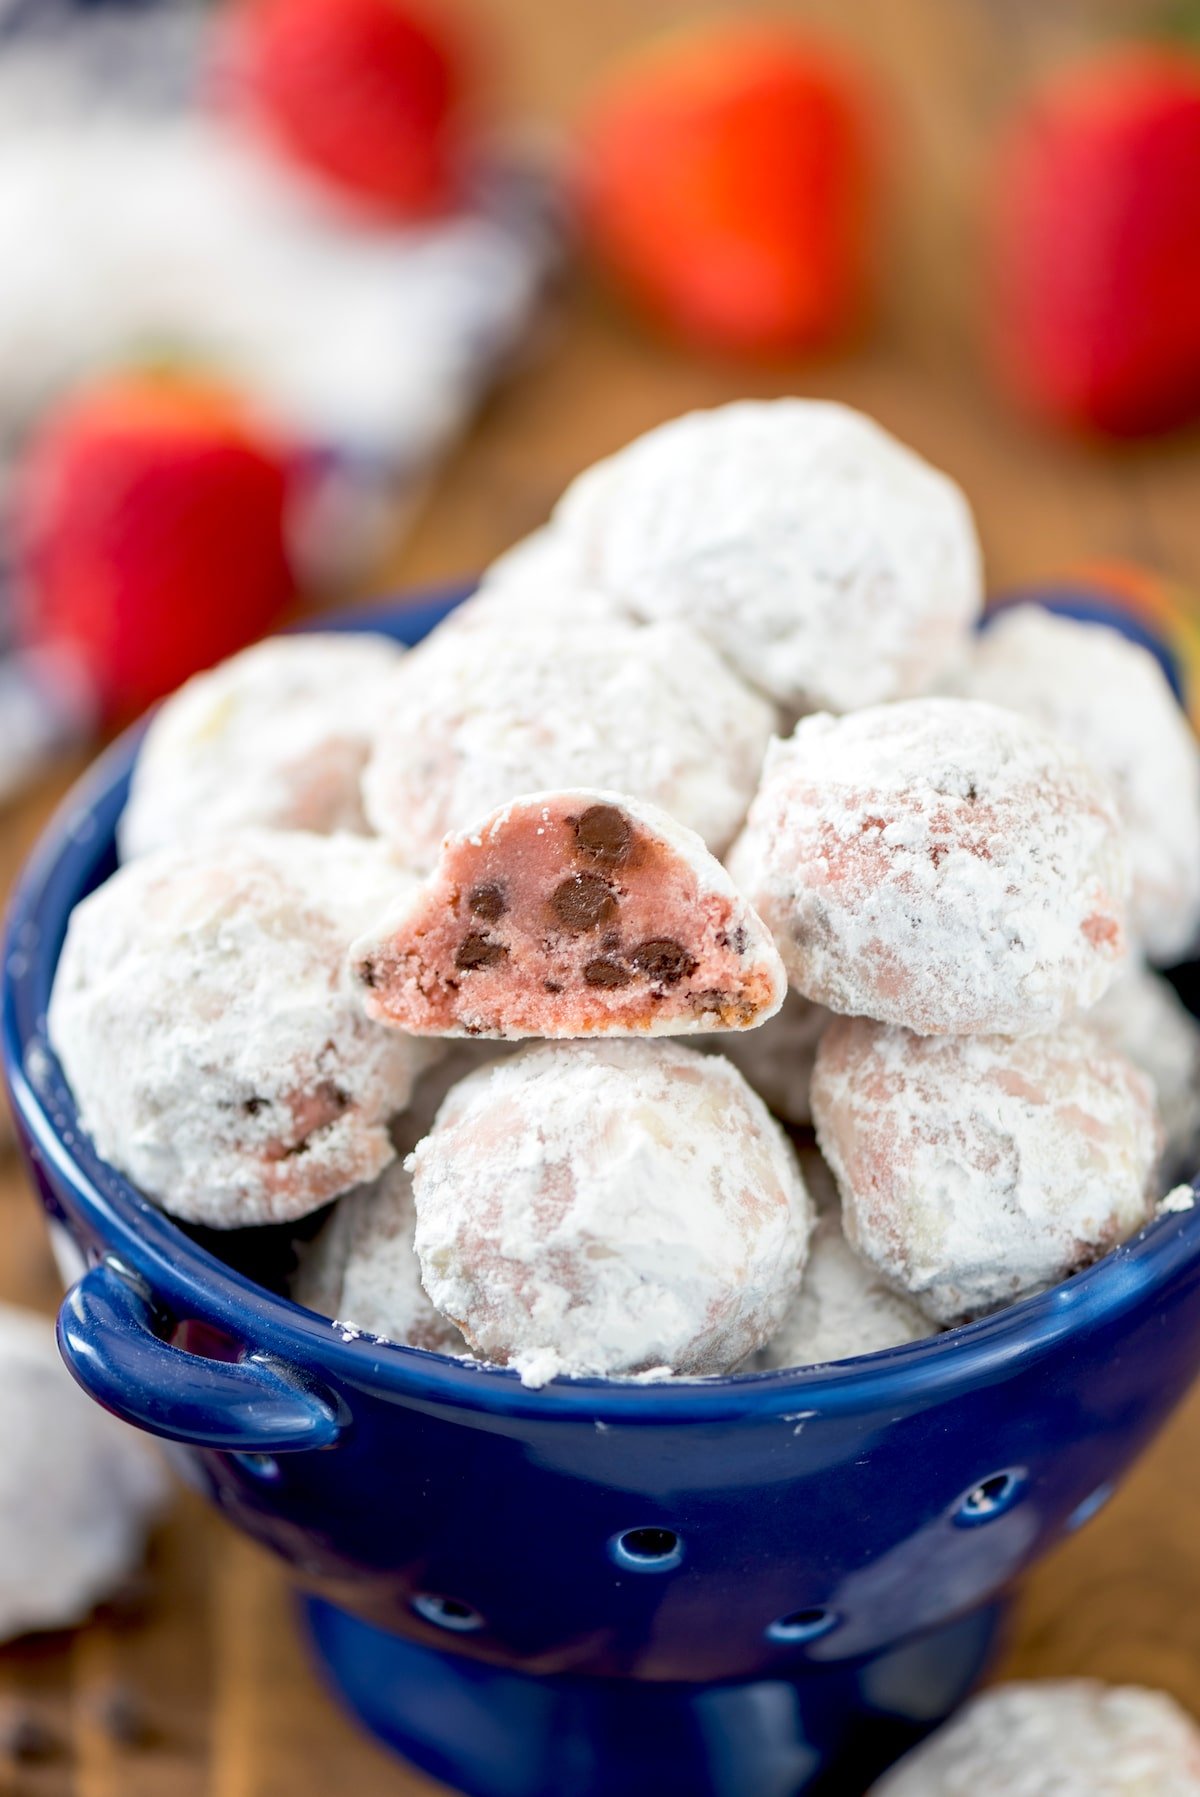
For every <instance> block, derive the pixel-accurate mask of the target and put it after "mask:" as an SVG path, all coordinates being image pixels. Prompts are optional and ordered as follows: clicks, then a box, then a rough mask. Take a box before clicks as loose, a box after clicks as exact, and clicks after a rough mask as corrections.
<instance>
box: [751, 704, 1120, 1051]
mask: <svg viewBox="0 0 1200 1797" xmlns="http://www.w3.org/2000/svg"><path fill="white" fill-rule="evenodd" d="M730 869H731V871H732V873H733V876H734V879H735V880H736V881H737V883H738V885H739V886H740V887H741V889H742V891H743V892H744V893H745V894H746V896H747V898H748V899H749V900H750V902H751V904H752V905H753V906H754V908H755V910H756V911H757V912H758V913H759V915H760V916H761V917H762V918H763V920H764V922H765V923H766V924H767V925H768V927H769V928H770V929H771V930H772V931H773V933H774V936H775V940H776V942H777V943H778V945H779V951H780V953H781V955H782V956H783V959H784V964H785V965H786V967H787V969H788V973H789V975H790V977H791V981H792V984H793V985H794V986H795V987H796V989H797V991H799V992H801V993H803V994H804V996H805V997H807V998H811V999H814V1000H816V1001H817V1002H818V1003H819V1004H823V1005H827V1006H828V1007H829V1009H830V1010H832V1011H840V1012H844V1013H846V1014H847V1015H849V1016H861V1017H876V1018H879V1019H880V1020H881V1021H882V1022H885V1023H896V1024H902V1025H904V1026H905V1027H906V1028H908V1029H911V1030H916V1031H918V1032H919V1033H921V1034H922V1035H937V1034H941V1033H945V1034H947V1035H959V1034H996V1035H1010V1036H1027V1035H1034V1034H1036V1033H1038V1032H1040V1031H1043V1030H1047V1029H1053V1028H1054V1027H1055V1025H1056V1024H1058V1023H1060V1022H1061V1021H1062V1020H1063V1019H1064V1018H1066V1017H1069V1016H1071V1015H1072V1014H1073V1013H1074V1012H1076V1011H1077V1010H1080V1009H1083V1008H1086V1007H1087V1006H1088V1005H1090V1004H1093V1003H1095V1001H1096V1000H1097V999H1098V998H1099V997H1100V996H1101V994H1102V993H1103V992H1104V991H1105V990H1106V988H1107V987H1108V986H1109V985H1110V984H1111V982H1112V980H1113V979H1114V977H1115V976H1116V974H1117V972H1118V970H1119V968H1120V966H1121V963H1122V961H1123V959H1124V956H1125V913H1126V901H1127V895H1128V890H1129V865H1128V857H1127V853H1126V845H1125V837H1124V832H1123V830H1122V828H1121V823H1120V817H1119V815H1118V809H1117V802H1116V798H1115V795H1114V794H1113V792H1112V790H1111V788H1110V787H1109V785H1108V784H1107V782H1105V781H1104V780H1103V779H1102V778H1101V777H1100V776H1099V775H1097V774H1095V773H1093V771H1092V770H1091V768H1090V767H1089V765H1088V763H1087V761H1086V760H1085V758H1084V757H1083V756H1082V754H1081V753H1080V752H1079V751H1078V750H1075V749H1072V748H1070V747H1068V746H1067V745H1066V744H1065V743H1062V742H1060V741H1059V740H1058V739H1057V738H1055V737H1053V736H1051V735H1050V734H1049V732H1048V731H1045V730H1043V729H1041V728H1040V727H1039V726H1038V725H1036V724H1032V723H1030V722H1028V720H1026V719H1025V718H1021V717H1018V716H1017V715H1016V713H1015V712H1010V711H1003V710H1001V709H1000V708H999V707H998V706H994V705H985V704H982V703H979V702H977V701H973V700H966V699H912V700H908V701H907V702H905V703H901V704H896V705H881V706H875V707H873V708H871V709H869V710H867V711H859V712H855V713H854V715H853V716H851V717H845V718H833V717H830V716H828V715H822V716H818V717H811V718H806V719H804V720H803V721H802V722H801V723H800V724H799V725H798V727H797V729H796V732H795V734H794V736H792V737H791V738H790V739H789V740H788V741H787V742H783V743H779V742H777V743H775V744H773V745H772V750H771V754H770V755H769V757H768V760H767V766H766V771H765V774H764V776H763V782H762V786H761V787H760V789H759V793H758V796H757V798H756V799H755V801H754V806H753V809H752V810H751V813H750V819H749V822H748V824H747V828H746V830H745V833H744V834H743V836H742V838H741V840H740V842H739V843H738V845H737V847H736V848H735V850H734V852H733V854H732V856H731V857H730Z"/></svg>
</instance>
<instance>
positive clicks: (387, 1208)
mask: <svg viewBox="0 0 1200 1797" xmlns="http://www.w3.org/2000/svg"><path fill="white" fill-rule="evenodd" d="M416 1226H417V1213H416V1210H415V1208H414V1206H413V1196H412V1180H411V1179H410V1177H409V1175H408V1174H407V1172H406V1171H405V1169H404V1167H403V1165H402V1164H401V1163H400V1162H399V1161H393V1162H392V1165H391V1166H390V1167H389V1168H388V1169H387V1171H386V1172H384V1173H381V1174H380V1176H379V1178H378V1179H377V1180H375V1181H374V1182H373V1183H372V1184H371V1185H367V1186H360V1187H359V1188H358V1190H357V1191H354V1192H347V1194H346V1196H345V1197H344V1198H340V1199H339V1200H338V1202H337V1204H336V1206H335V1207H334V1210H333V1214H332V1216H331V1217H330V1219H329V1221H328V1222H327V1223H326V1224H325V1226H324V1228H323V1229H322V1230H321V1233H320V1235H318V1236H317V1237H316V1239H315V1240H314V1241H313V1242H311V1243H310V1244H309V1247H308V1248H307V1250H306V1251H305V1253H304V1256H303V1258H302V1260H301V1263H300V1266H299V1268H298V1270H297V1273H296V1276H295V1278H294V1279H293V1281H292V1296H293V1297H294V1298H295V1300H296V1302H297V1304H303V1305H306V1306H307V1308H308V1309H309V1310H316V1311H319V1312H320V1313H321V1315H322V1316H327V1317H332V1318H334V1319H335V1321H337V1322H339V1323H341V1324H343V1325H345V1326H346V1327H347V1328H351V1329H357V1330H361V1331H363V1332H365V1333H366V1334H368V1335H379V1336H383V1337H384V1338H385V1339H386V1340H387V1341H392V1342H403V1343H406V1344H407V1345H408V1346H409V1347H412V1348H425V1349H427V1350H429V1351H431V1352H433V1353H435V1354H458V1355H466V1354H468V1353H469V1349H468V1348H467V1344H466V1342H465V1341H464V1340H463V1338H462V1335H461V1333H460V1332H459V1331H458V1330H457V1329H456V1328H455V1327H454V1324H453V1323H451V1322H450V1321H449V1319H448V1318H446V1317H444V1316H442V1315H441V1313H440V1312H439V1311H437V1310H435V1309H434V1307H433V1305H432V1304H431V1303H430V1302H429V1299H428V1297H427V1296H426V1293H425V1288H424V1286H423V1285H422V1284H421V1266H420V1262H419V1261H418V1260H417V1251H416V1248H415V1247H414V1246H413V1232H414V1231H415V1229H416Z"/></svg>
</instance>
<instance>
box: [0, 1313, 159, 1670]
mask: <svg viewBox="0 0 1200 1797" xmlns="http://www.w3.org/2000/svg"><path fill="white" fill-rule="evenodd" d="M0 1430H3V1435H4V1453H3V1455H2V1456H0V1640H5V1641H7V1640H11V1639H12V1638H13V1637H15V1636H18V1635H23V1634H27V1633H29V1632H31V1631H33V1630H43V1629H60V1628H69V1627H72V1626H74V1624H76V1623H79V1622H83V1621H85V1620H86V1618H87V1617H88V1615H89V1614H90V1612H91V1611H92V1610H93V1609H94V1608H95V1607H96V1605H97V1604H99V1603H102V1602H103V1601H104V1599H105V1598H107V1597H111V1596H112V1595H113V1594H114V1593H115V1592H116V1591H117V1590H118V1589H119V1588H120V1587H121V1586H122V1585H123V1584H124V1583H125V1582H126V1581H127V1580H128V1579H129V1578H130V1576H131V1575H132V1574H134V1573H135V1572H136V1570H137V1568H138V1567H139V1566H140V1564H141V1561H142V1556H143V1553H144V1551H145V1545H146V1535H147V1532H148V1530H149V1529H150V1527H151V1525H152V1523H153V1522H154V1519H155V1517H156V1516H157V1515H158V1513H159V1511H160V1510H162V1508H163V1507H164V1505H165V1503H166V1500H167V1492H168V1485H167V1479H166V1475H165V1472H164V1470H163V1466H162V1462H161V1461H160V1460H159V1458H158V1456H157V1454H156V1453H155V1452H154V1450H153V1449H152V1448H151V1446H150V1444H149V1443H148V1442H147V1441H146V1440H145V1438H144V1437H142V1436H140V1435H138V1434H137V1433H136V1432H135V1431H134V1430H133V1429H128V1428H126V1427H125V1425H124V1424H123V1423H119V1422H117V1421H116V1419H115V1418H114V1417H111V1416H109V1415H108V1414H107V1413H106V1412H105V1411H103V1410H101V1409H100V1407H99V1405H97V1404H94V1403H93V1402H92V1401H91V1399H90V1398H87V1397H85V1396H84V1394H83V1392H82V1391H81V1390H80V1389H79V1387H78V1386H77V1385H76V1384H75V1382H74V1380H73V1379H72V1378H71V1376H70V1374H69V1373H68V1372H67V1369H66V1367H65V1366H64V1365H63V1363H62V1360H61V1359H60V1358H59V1353H58V1346H57V1344H56V1342H55V1339H54V1325H53V1324H52V1323H51V1322H49V1321H48V1320H47V1319H46V1318H45V1317H40V1316H36V1315H34V1314H33V1313H32V1312H31V1311H26V1310H18V1309H15V1308H14V1307H13V1306H12V1305H8V1304H4V1305H0Z"/></svg>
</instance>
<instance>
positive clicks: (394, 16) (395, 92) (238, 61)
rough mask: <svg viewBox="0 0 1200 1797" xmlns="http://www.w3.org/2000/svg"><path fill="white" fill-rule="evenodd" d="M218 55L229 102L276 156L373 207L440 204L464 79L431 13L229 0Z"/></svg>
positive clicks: (376, 1)
mask: <svg viewBox="0 0 1200 1797" xmlns="http://www.w3.org/2000/svg"><path fill="white" fill-rule="evenodd" d="M225 30H226V42H225V45H224V49H223V52H222V54H221V55H220V57H219V59H218V60H219V62H220V63H221V64H222V65H223V66H222V71H221V73H222V78H223V80H224V82H225V84H226V86H227V89H228V93H229V96H230V100H231V103H232V104H233V105H234V106H235V107H237V108H239V109H240V110H242V111H243V112H244V113H245V114H246V115H247V116H248V117H249V118H250V119H251V120H252V121H253V122H254V123H256V124H257V125H258V126H259V127H260V128H261V129H263V131H264V132H265V133H266V134H267V135H268V136H269V137H271V138H272V139H274V141H275V142H276V144H277V145H278V146H279V148H281V149H282V150H283V151H284V152H285V153H286V154H287V155H288V156H290V157H292V158H294V159H295V160H296V161H297V162H299V163H301V164H303V165H304V166H305V167H306V168H308V169H310V170H313V171H315V172H316V173H318V174H320V175H322V176H324V177H325V178H326V179H327V180H329V181H332V182H333V183H334V184H335V185H336V186H337V187H339V188H340V189H341V190H342V191H343V192H344V193H345V194H348V195H350V196H352V197H354V198H355V199H357V200H358V201H360V202H362V203H364V204H365V205H367V206H368V207H370V208H372V209H373V210H376V211H379V212H381V213H384V214H387V215H390V216H392V217H397V218H419V217H423V216H427V215H429V214H431V213H436V212H439V211H443V210H445V208H446V207H447V206H448V205H450V204H451V203H452V202H453V200H454V198H455V195H456V189H457V186H458V180H459V175H460V172H461V171H460V164H461V162H462V160H463V157H462V145H461V143H460V141H459V115H460V110H461V105H462V99H463V90H464V88H465V86H466V81H465V77H464V71H463V67H462V59H461V55H460V51H459V47H458V45H457V43H456V42H454V41H453V40H452V38H451V37H450V35H449V34H448V33H447V31H446V29H445V27H444V24H443V22H442V21H441V20H440V19H438V18H433V17H430V16H427V15H426V14H425V13H423V12H422V11H421V10H420V9H419V7H418V8H417V9H414V8H413V7H411V6H410V5H409V4H408V0H236V3H235V4H233V5H232V6H231V7H230V8H229V11H228V13H227V15H226V25H225Z"/></svg>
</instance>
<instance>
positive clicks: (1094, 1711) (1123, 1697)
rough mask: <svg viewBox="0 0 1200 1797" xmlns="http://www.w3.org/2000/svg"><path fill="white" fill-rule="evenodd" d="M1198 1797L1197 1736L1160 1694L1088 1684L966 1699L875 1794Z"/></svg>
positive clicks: (1005, 1689)
mask: <svg viewBox="0 0 1200 1797" xmlns="http://www.w3.org/2000/svg"><path fill="white" fill-rule="evenodd" d="M984 1791H994V1792H996V1793H1001V1792H1003V1794H1004V1797H1200V1731H1198V1730H1197V1728H1196V1725H1195V1723H1194V1722H1193V1721H1192V1718H1191V1717H1190V1716H1188V1715H1187V1714H1186V1713H1185V1712H1184V1711H1183V1710H1182V1709H1180V1707H1179V1705H1178V1704H1177V1703H1175V1702H1174V1700H1173V1699H1172V1698H1170V1697H1168V1696H1167V1695H1166V1694H1165V1693H1164V1692H1162V1691H1147V1690H1143V1689H1141V1688H1140V1687H1138V1686H1136V1685H1118V1686H1105V1685H1101V1684H1098V1683H1096V1682H1095V1681H1093V1680H1091V1679H1057V1680H1050V1679H1048V1680H1046V1681H1045V1683H1043V1684H1011V1685H999V1686H997V1687H996V1689H995V1690H992V1691H985V1692H983V1694H982V1695H981V1696H979V1697H975V1698H972V1700H971V1701H970V1703H968V1704H967V1705H966V1707H965V1708H964V1709H963V1710H961V1711H960V1712H959V1713H958V1715H957V1716H955V1717H954V1718H953V1720H952V1721H950V1722H948V1723H947V1724H946V1725H945V1727H944V1728H941V1729H939V1730H938V1732H937V1734H935V1735H934V1736H933V1737H932V1739H931V1740H929V1741H926V1742H924V1743H923V1744H922V1745H921V1746H920V1747H918V1748H917V1749H916V1750H915V1751H914V1752H913V1753H910V1754H909V1755H908V1756H907V1757H906V1758H905V1759H903V1760H901V1762H900V1764H899V1765H898V1766H896V1767H894V1768H893V1769H892V1771H891V1772H889V1773H887V1775H886V1776H885V1777H884V1778H883V1779H881V1780H880V1781H879V1783H878V1784H876V1785H875V1786H873V1788H872V1797H980V1793H981V1792H984Z"/></svg>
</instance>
